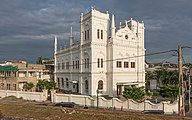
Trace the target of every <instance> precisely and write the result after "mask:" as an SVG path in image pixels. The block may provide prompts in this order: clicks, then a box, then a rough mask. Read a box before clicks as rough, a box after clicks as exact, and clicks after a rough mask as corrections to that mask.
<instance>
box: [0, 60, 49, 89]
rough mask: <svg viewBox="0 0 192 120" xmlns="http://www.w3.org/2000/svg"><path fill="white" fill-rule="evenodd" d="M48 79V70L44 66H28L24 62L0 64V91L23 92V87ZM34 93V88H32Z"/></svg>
mask: <svg viewBox="0 0 192 120" xmlns="http://www.w3.org/2000/svg"><path fill="white" fill-rule="evenodd" d="M42 79H47V80H49V79H50V75H49V70H47V69H46V68H45V66H44V65H40V64H28V63H27V62H26V61H8V62H6V63H4V64H0V89H1V90H20V91H22V90H23V85H24V84H26V83H29V82H32V83H33V84H34V85H36V84H37V82H38V80H42ZM33 91H35V87H34V88H33Z"/></svg>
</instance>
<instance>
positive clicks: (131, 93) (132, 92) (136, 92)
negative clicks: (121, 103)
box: [123, 86, 145, 101]
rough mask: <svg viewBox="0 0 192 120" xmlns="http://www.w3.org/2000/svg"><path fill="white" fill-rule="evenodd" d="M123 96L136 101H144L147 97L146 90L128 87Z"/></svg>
mask: <svg viewBox="0 0 192 120" xmlns="http://www.w3.org/2000/svg"><path fill="white" fill-rule="evenodd" d="M123 96H124V97H125V98H127V99H133V100H136V101H139V100H142V99H143V98H144V96H145V92H144V88H143V87H138V88H137V87H130V86H127V87H125V90H124V91H123Z"/></svg>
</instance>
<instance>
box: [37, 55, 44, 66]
mask: <svg viewBox="0 0 192 120" xmlns="http://www.w3.org/2000/svg"><path fill="white" fill-rule="evenodd" d="M42 60H43V58H42V56H40V57H38V58H37V60H36V64H43V63H42Z"/></svg>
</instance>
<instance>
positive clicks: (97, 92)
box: [96, 89, 99, 109]
mask: <svg viewBox="0 0 192 120" xmlns="http://www.w3.org/2000/svg"><path fill="white" fill-rule="evenodd" d="M96 92H97V109H99V95H98V94H99V90H98V89H97V90H96Z"/></svg>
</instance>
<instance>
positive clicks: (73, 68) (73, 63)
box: [73, 61, 75, 69]
mask: <svg viewBox="0 0 192 120" xmlns="http://www.w3.org/2000/svg"><path fill="white" fill-rule="evenodd" d="M74 68H75V61H73V69H74Z"/></svg>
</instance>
